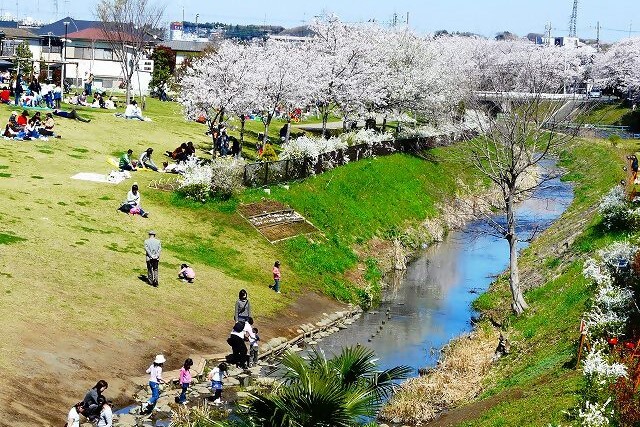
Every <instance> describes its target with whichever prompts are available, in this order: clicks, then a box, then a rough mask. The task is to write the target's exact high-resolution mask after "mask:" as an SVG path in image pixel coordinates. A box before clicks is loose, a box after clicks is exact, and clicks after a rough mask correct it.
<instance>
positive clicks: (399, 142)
mask: <svg viewBox="0 0 640 427" xmlns="http://www.w3.org/2000/svg"><path fill="white" fill-rule="evenodd" d="M473 136H475V134H473V133H466V134H463V135H458V138H456V137H455V135H442V136H437V137H428V138H410V139H396V140H394V141H385V142H381V143H376V144H357V145H351V146H349V147H347V148H346V149H344V150H338V151H331V152H329V153H324V154H321V155H320V156H318V157H317V158H311V157H305V158H302V159H286V160H278V161H275V162H257V163H249V164H247V165H246V166H245V168H244V176H243V183H244V185H245V186H247V187H259V186H267V185H272V184H278V183H282V182H288V181H294V180H297V179H304V178H307V177H309V176H311V175H319V174H321V173H323V172H326V171H328V170H331V169H333V168H335V167H336V166H341V165H344V164H346V163H350V162H355V161H358V160H362V159H366V158H370V157H373V156H388V155H389V154H393V153H397V152H401V153H411V152H418V151H422V150H426V149H430V148H434V147H436V146H441V145H446V144H448V143H451V142H454V141H456V140H461V139H468V138H471V137H473Z"/></svg>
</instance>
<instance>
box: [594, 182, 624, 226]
mask: <svg viewBox="0 0 640 427" xmlns="http://www.w3.org/2000/svg"><path fill="white" fill-rule="evenodd" d="M598 212H599V213H600V215H602V223H603V224H604V226H605V227H606V228H608V229H618V228H623V227H625V226H626V225H627V223H628V222H629V220H630V218H631V210H630V209H629V205H628V203H627V200H626V194H625V191H624V188H622V187H621V186H620V185H616V186H615V187H613V188H612V189H611V191H609V193H607V194H606V195H605V196H604V197H603V198H602V200H600V205H599V206H598Z"/></svg>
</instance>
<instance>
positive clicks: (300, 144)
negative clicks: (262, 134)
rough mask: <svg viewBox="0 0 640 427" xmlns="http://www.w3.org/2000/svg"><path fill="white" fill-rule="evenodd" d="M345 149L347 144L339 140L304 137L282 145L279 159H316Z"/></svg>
mask: <svg viewBox="0 0 640 427" xmlns="http://www.w3.org/2000/svg"><path fill="white" fill-rule="evenodd" d="M345 148H347V143H346V142H344V141H343V140H342V139H340V138H335V137H331V138H329V139H325V138H312V137H309V136H306V135H305V136H301V137H299V138H296V139H292V140H290V141H289V142H287V143H286V144H283V145H282V152H281V153H280V159H281V160H285V159H302V158H305V157H310V158H312V159H317V158H318V157H319V156H320V155H321V154H324V153H330V152H332V151H338V150H344V149H345Z"/></svg>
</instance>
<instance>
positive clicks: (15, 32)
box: [0, 27, 40, 39]
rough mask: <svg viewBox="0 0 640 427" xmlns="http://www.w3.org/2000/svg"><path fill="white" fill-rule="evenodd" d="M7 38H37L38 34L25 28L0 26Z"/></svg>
mask: <svg viewBox="0 0 640 427" xmlns="http://www.w3.org/2000/svg"><path fill="white" fill-rule="evenodd" d="M0 31H1V32H3V33H4V36H5V38H7V39H39V38H40V36H39V35H37V34H35V33H34V32H32V31H29V30H27V29H25V28H7V27H5V28H0Z"/></svg>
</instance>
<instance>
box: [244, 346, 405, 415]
mask: <svg viewBox="0 0 640 427" xmlns="http://www.w3.org/2000/svg"><path fill="white" fill-rule="evenodd" d="M282 364H283V366H285V367H286V369H287V372H286V374H285V376H284V380H283V381H282V382H281V383H280V384H279V385H278V386H277V387H276V388H275V389H274V390H273V391H272V392H271V393H270V394H266V395H252V396H251V398H250V399H249V401H248V402H247V403H245V404H244V405H243V407H242V418H243V420H244V422H245V424H246V425H247V426H260V427H310V426H314V427H315V426H317V427H351V426H356V425H362V424H365V423H366V422H367V420H369V419H370V418H371V417H375V415H376V414H377V412H378V410H379V409H380V407H381V406H382V404H383V403H384V402H385V400H386V399H388V397H389V396H390V395H391V393H392V392H393V388H394V385H395V382H396V381H398V380H401V379H405V378H407V377H408V376H409V375H410V374H411V372H412V369H411V368H410V367H408V366H398V367H395V368H392V369H388V370H384V371H380V370H378V369H377V365H376V359H375V357H374V353H373V351H371V350H369V349H367V348H364V347H350V348H345V349H343V350H342V353H341V354H340V355H338V356H336V357H334V358H331V359H327V358H326V357H325V355H324V353H322V352H320V351H314V352H313V353H311V354H310V355H309V357H308V358H307V359H304V358H302V357H301V356H300V355H298V354H296V353H288V354H286V355H285V357H284V359H283V360H282Z"/></svg>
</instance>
